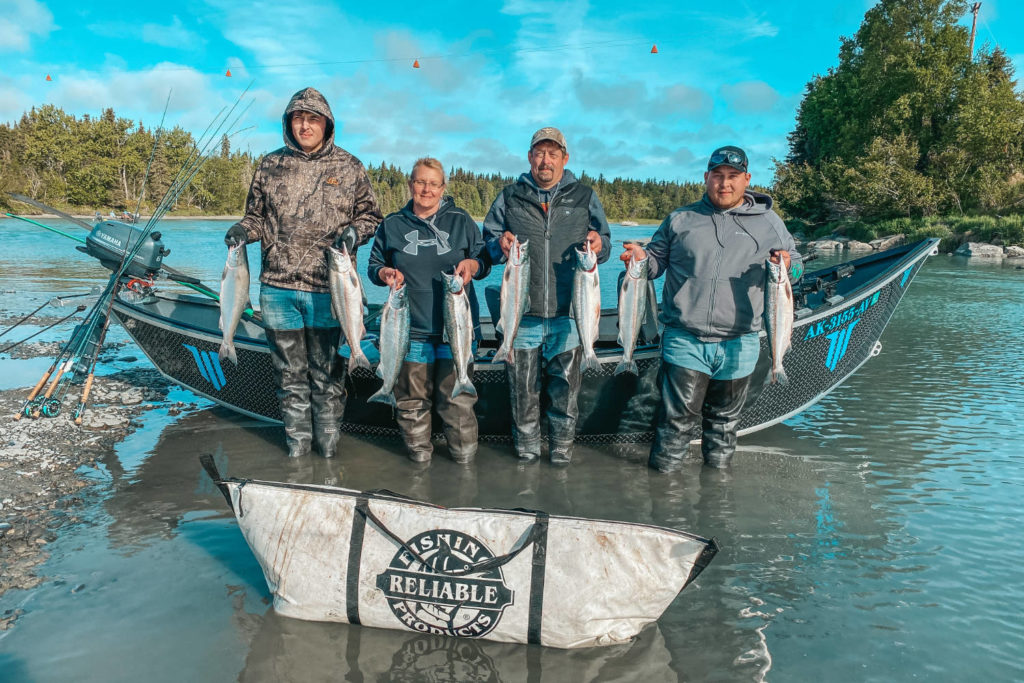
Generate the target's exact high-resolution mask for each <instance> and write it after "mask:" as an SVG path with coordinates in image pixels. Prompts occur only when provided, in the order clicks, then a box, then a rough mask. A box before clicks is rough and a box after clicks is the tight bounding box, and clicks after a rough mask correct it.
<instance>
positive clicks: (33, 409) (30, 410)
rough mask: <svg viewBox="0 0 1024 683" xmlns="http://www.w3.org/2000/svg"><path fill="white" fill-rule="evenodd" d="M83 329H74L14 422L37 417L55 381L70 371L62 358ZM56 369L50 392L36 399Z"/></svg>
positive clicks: (82, 307)
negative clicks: (23, 418)
mask: <svg viewBox="0 0 1024 683" xmlns="http://www.w3.org/2000/svg"><path fill="white" fill-rule="evenodd" d="M84 308H85V307H84V306H81V307H79V309H78V310H76V311H75V312H74V313H78V312H79V311H80V310H83V309H84ZM74 313H72V315H74ZM68 317H70V316H68ZM83 325H84V323H83ZM84 329H85V328H84V327H83V326H82V325H80V326H79V327H78V328H77V329H76V331H75V333H74V334H73V335H72V337H71V340H69V341H68V343H67V344H66V345H65V346H64V347H63V348H62V349H61V351H60V353H59V354H57V357H56V358H54V359H53V363H52V364H51V365H50V368H49V369H48V370H47V371H46V372H44V373H43V376H42V377H41V378H40V379H39V381H38V382H36V385H35V387H33V388H32V391H30V392H29V395H28V398H26V399H25V402H24V403H23V404H22V406H21V410H20V411H18V414H17V415H15V416H14V419H15V420H20V419H21V418H22V417H26V416H32V417H39V407H40V405H41V404H42V402H43V401H44V400H45V399H48V398H49V396H50V395H52V394H53V390H54V389H56V382H57V380H59V379H60V375H62V374H63V373H65V372H66V371H67V370H68V369H70V365H69V364H68V363H70V360H69V361H68V362H67V363H65V362H64V357H65V356H67V355H68V353H69V352H70V351H71V346H72V343H73V342H74V340H75V337H76V336H77V335H79V334H81V333H82V332H83V331H84ZM58 367H60V372H59V373H58V375H57V377H56V378H55V380H54V384H53V385H52V386H51V387H50V390H49V391H48V392H47V396H46V397H44V398H38V399H37V397H38V396H39V392H40V391H42V390H43V387H44V386H46V383H47V382H48V381H50V377H52V376H53V373H54V371H55V370H57V368H58Z"/></svg>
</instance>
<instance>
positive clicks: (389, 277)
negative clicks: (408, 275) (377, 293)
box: [377, 268, 405, 289]
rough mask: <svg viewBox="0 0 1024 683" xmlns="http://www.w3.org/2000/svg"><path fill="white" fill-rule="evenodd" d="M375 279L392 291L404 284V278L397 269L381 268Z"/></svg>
mask: <svg viewBox="0 0 1024 683" xmlns="http://www.w3.org/2000/svg"><path fill="white" fill-rule="evenodd" d="M377 277H379V278H380V279H381V281H383V282H384V284H386V285H387V286H388V287H391V288H392V289H397V288H398V287H401V286H402V285H403V284H405V276H404V275H402V271H400V270H399V269H398V268H381V269H380V270H379V271H377Z"/></svg>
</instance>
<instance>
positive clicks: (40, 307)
mask: <svg viewBox="0 0 1024 683" xmlns="http://www.w3.org/2000/svg"><path fill="white" fill-rule="evenodd" d="M49 304H50V302H49V301H44V302H43V303H41V304H39V308H37V309H36V310H34V311H32V312H31V313H29V314H28V315H26V316H25V317H24V318H22V319H21V320H19V321H18V322H16V323H14V324H13V325H11V326H10V327H8V328H7V329H6V330H4V331H3V332H0V337H2V336H4V335H5V334H7V333H8V332H10V331H11V330H13V329H14V328H15V327H17V326H18V325H20V324H22V323H23V322H25V321H26V320H28V319H29V318H31V317H32V316H34V315H35V314H36V313H38V312H39V311H41V310H43V308H45V307H46V306H48V305H49Z"/></svg>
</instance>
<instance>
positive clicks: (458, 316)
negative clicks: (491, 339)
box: [441, 273, 476, 398]
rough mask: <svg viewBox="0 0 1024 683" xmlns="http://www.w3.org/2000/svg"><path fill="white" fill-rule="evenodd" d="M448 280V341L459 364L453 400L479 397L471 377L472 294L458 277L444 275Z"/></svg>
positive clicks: (446, 324)
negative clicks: (458, 397)
mask: <svg viewBox="0 0 1024 683" xmlns="http://www.w3.org/2000/svg"><path fill="white" fill-rule="evenodd" d="M441 277H442V278H444V341H445V342H446V343H447V344H448V345H449V346H451V347H452V358H453V359H454V361H455V387H454V388H453V389H452V398H455V397H456V396H458V395H459V394H469V395H470V396H476V387H475V386H473V380H471V379H470V378H469V372H470V368H471V366H472V365H473V313H472V310H471V309H470V307H469V293H468V292H467V291H466V288H465V286H464V285H463V283H462V278H461V277H460V276H458V275H449V274H448V273H441Z"/></svg>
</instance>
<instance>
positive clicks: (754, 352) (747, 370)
mask: <svg viewBox="0 0 1024 683" xmlns="http://www.w3.org/2000/svg"><path fill="white" fill-rule="evenodd" d="M704 183H705V188H706V192H705V193H704V196H703V197H702V198H701V200H700V201H699V202H696V203H694V204H690V205H689V206H684V207H682V208H680V209H676V210H675V211H673V212H672V213H671V214H669V216H668V217H667V218H666V219H665V220H664V221H663V222H662V224H661V226H660V227H659V228H658V230H657V232H656V233H655V234H654V237H653V238H652V239H651V242H650V243H649V244H648V245H647V249H646V252H645V250H644V249H642V248H640V247H639V246H637V245H635V244H630V245H627V246H626V250H625V252H624V253H623V254H622V260H624V261H628V260H629V259H630V257H633V258H638V259H639V258H643V257H644V256H649V257H650V261H649V263H648V273H649V277H650V278H651V279H652V280H653V279H654V278H657V277H660V276H661V275H662V274H665V289H664V293H663V295H662V309H661V321H662V322H663V323H664V324H665V332H664V335H663V337H662V357H661V360H662V363H661V368H662V371H661V406H660V410H659V416H658V424H657V427H656V430H655V437H654V444H653V446H652V447H651V455H650V466H651V467H652V468H654V469H657V470H660V471H662V472H670V471H673V470H676V469H678V468H679V467H680V464H681V462H682V458H683V456H684V455H685V454H686V450H687V447H688V445H689V442H690V433H691V431H695V430H696V429H697V428H698V426H699V427H700V430H701V452H702V453H703V455H704V462H705V464H707V465H710V466H711V467H727V466H728V465H729V462H730V461H731V460H732V456H733V453H734V452H735V451H736V429H737V426H738V425H739V418H740V415H741V412H742V410H743V404H744V402H745V400H746V397H747V389H748V388H749V385H750V376H751V374H752V373H753V371H754V366H755V365H756V364H757V358H758V355H759V353H760V342H759V340H758V332H759V331H760V330H761V327H762V323H761V318H762V313H763V311H764V286H765V265H764V264H765V261H766V260H767V259H769V258H771V259H772V260H773V261H775V262H777V263H778V262H780V261H781V262H782V263H784V264H785V266H786V267H787V268H788V269H789V275H790V279H791V280H794V281H795V280H797V279H799V277H800V275H801V274H802V272H803V262H802V260H801V257H800V254H798V253H797V251H796V242H795V241H794V239H793V236H792V235H790V234H789V231H788V230H786V226H785V224H783V222H782V219H780V218H779V216H778V215H777V214H776V213H775V212H774V211H772V198H771V197H769V196H768V195H765V194H761V193H759V192H753V191H751V190H749V189H748V186H749V185H750V174H749V173H748V172H747V155H746V153H745V152H744V151H743V150H742V149H740V148H739V147H733V146H731V145H730V146H726V147H721V148H719V149H716V150H715V151H714V153H712V155H711V158H710V159H709V160H708V170H707V172H706V173H705V174H704Z"/></svg>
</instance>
